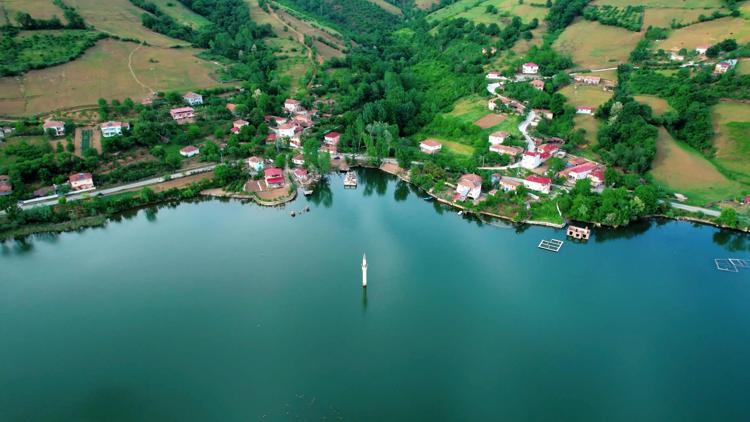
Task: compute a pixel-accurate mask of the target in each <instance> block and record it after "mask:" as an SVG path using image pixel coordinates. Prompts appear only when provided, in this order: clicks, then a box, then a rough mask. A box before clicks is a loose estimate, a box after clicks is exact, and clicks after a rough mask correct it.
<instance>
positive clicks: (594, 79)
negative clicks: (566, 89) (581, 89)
mask: <svg viewBox="0 0 750 422" xmlns="http://www.w3.org/2000/svg"><path fill="white" fill-rule="evenodd" d="M573 80H574V81H576V82H582V83H584V84H586V85H599V82H601V81H602V78H601V77H599V76H592V75H576V76H575V77H573Z"/></svg>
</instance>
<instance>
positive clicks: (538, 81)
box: [531, 79, 544, 91]
mask: <svg viewBox="0 0 750 422" xmlns="http://www.w3.org/2000/svg"><path fill="white" fill-rule="evenodd" d="M531 86H532V87H534V89H536V90H538V91H544V81H543V80H541V79H534V80H533V81H531Z"/></svg>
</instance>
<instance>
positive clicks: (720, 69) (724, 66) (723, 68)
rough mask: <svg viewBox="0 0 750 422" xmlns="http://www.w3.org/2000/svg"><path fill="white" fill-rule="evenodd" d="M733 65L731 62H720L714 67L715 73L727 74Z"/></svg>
mask: <svg viewBox="0 0 750 422" xmlns="http://www.w3.org/2000/svg"><path fill="white" fill-rule="evenodd" d="M731 68H732V65H731V64H730V63H729V62H719V63H716V66H714V73H727V72H728V71H729V69H731Z"/></svg>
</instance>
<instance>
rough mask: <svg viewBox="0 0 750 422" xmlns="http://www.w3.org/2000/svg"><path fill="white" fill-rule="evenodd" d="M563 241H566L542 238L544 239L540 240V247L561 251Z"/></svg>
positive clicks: (551, 250) (546, 249)
mask: <svg viewBox="0 0 750 422" xmlns="http://www.w3.org/2000/svg"><path fill="white" fill-rule="evenodd" d="M563 243H564V242H563V241H562V240H557V239H550V240H546V239H542V241H541V242H539V249H544V250H545V251H550V252H560V248H562V245H563Z"/></svg>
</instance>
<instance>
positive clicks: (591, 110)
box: [576, 106, 594, 114]
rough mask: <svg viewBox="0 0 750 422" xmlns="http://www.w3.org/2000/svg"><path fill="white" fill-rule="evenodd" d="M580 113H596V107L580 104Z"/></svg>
mask: <svg viewBox="0 0 750 422" xmlns="http://www.w3.org/2000/svg"><path fill="white" fill-rule="evenodd" d="M576 113H578V114H594V108H593V107H589V106H578V107H577V108H576Z"/></svg>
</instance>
